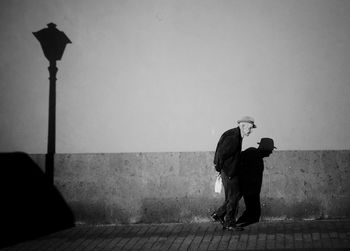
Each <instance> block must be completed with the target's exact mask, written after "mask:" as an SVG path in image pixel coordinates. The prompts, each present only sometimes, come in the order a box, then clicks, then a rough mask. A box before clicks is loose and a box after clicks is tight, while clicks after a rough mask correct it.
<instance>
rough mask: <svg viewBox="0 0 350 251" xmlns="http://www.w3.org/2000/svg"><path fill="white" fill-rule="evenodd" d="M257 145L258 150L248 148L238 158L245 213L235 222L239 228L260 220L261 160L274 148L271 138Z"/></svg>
mask: <svg viewBox="0 0 350 251" xmlns="http://www.w3.org/2000/svg"><path fill="white" fill-rule="evenodd" d="M258 144H259V147H258V148H255V147H250V148H248V149H246V150H245V151H243V152H242V153H241V156H240V165H239V188H240V190H241V193H242V196H243V200H244V204H245V211H244V212H243V214H242V215H241V216H240V217H239V219H238V220H237V224H239V225H240V227H246V226H248V225H250V224H253V223H256V222H259V220H260V216H261V203H260V192H261V185H262V181H263V172H264V160H263V159H264V158H267V157H269V156H270V155H271V154H272V152H273V150H274V149H275V148H276V147H275V145H274V141H273V139H271V138H262V139H261V140H260V142H258Z"/></svg>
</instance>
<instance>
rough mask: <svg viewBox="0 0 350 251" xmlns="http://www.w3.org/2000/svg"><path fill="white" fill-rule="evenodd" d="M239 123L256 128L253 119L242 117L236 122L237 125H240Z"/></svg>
mask: <svg viewBox="0 0 350 251" xmlns="http://www.w3.org/2000/svg"><path fill="white" fill-rule="evenodd" d="M241 122H246V123H251V124H252V125H253V128H256V125H255V123H254V118H253V117H250V116H244V117H242V118H241V119H240V120H238V121H237V123H238V124H239V123H241Z"/></svg>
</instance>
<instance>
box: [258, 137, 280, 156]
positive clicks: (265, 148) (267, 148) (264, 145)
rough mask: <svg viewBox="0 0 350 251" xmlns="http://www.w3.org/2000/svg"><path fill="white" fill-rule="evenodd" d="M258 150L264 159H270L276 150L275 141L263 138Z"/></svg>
mask: <svg viewBox="0 0 350 251" xmlns="http://www.w3.org/2000/svg"><path fill="white" fill-rule="evenodd" d="M258 145H259V147H258V150H259V151H260V152H261V153H262V155H263V157H268V156H270V154H271V153H272V151H273V150H274V149H276V147H275V145H274V142H273V139H270V138H261V140H260V142H258Z"/></svg>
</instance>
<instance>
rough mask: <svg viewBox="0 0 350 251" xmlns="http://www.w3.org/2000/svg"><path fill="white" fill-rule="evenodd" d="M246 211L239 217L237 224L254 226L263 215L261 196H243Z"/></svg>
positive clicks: (255, 194) (257, 194) (256, 194)
mask: <svg viewBox="0 0 350 251" xmlns="http://www.w3.org/2000/svg"><path fill="white" fill-rule="evenodd" d="M243 199H244V204H245V211H244V212H243V214H242V216H241V217H239V219H238V221H237V223H246V224H247V225H248V224H252V223H255V222H258V221H259V219H260V215H261V205H260V194H259V193H254V194H247V195H243Z"/></svg>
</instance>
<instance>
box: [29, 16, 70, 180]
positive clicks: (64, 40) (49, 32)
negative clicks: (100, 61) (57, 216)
mask: <svg viewBox="0 0 350 251" xmlns="http://www.w3.org/2000/svg"><path fill="white" fill-rule="evenodd" d="M33 35H34V36H35V37H36V38H37V39H38V40H39V42H40V45H41V48H42V49H43V51H44V55H45V57H46V58H47V60H49V62H50V66H49V68H48V69H49V73H50V77H49V80H50V91H49V93H50V94H49V128H48V140H47V154H46V159H45V173H46V175H47V178H48V179H49V182H50V183H51V184H53V182H54V154H55V152H56V143H55V141H56V74H57V71H58V69H57V66H56V61H57V60H61V58H62V56H63V52H64V49H65V48H66V45H67V44H70V43H72V42H71V41H70V40H69V38H68V37H67V36H66V35H65V34H64V33H63V32H62V31H59V30H58V29H56V24H54V23H49V24H48V25H47V28H44V29H42V30H39V31H37V32H33Z"/></svg>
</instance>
